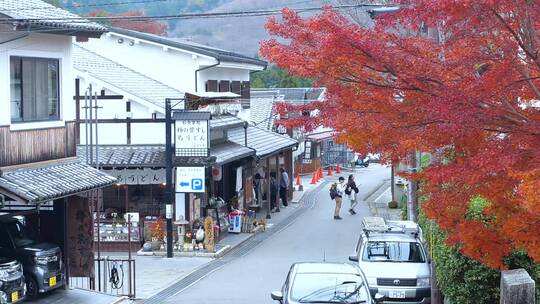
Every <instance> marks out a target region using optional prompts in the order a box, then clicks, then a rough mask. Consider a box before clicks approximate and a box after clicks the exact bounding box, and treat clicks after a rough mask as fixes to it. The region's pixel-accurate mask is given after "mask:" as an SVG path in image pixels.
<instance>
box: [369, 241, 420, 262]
mask: <svg viewBox="0 0 540 304" xmlns="http://www.w3.org/2000/svg"><path fill="white" fill-rule="evenodd" d="M362 259H363V260H364V261H375V262H409V263H424V262H425V257H424V253H423V251H422V247H421V245H420V244H419V243H416V242H394V241H370V242H368V243H367V246H366V247H365V249H364V253H363V257H362Z"/></svg>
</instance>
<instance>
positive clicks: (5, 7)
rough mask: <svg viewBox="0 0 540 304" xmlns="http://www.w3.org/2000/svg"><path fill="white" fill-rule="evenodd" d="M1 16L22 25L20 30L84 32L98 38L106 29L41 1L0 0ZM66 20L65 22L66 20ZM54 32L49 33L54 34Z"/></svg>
mask: <svg viewBox="0 0 540 304" xmlns="http://www.w3.org/2000/svg"><path fill="white" fill-rule="evenodd" d="M2 15H5V16H7V17H8V18H11V19H15V20H16V21H19V22H24V24H21V25H19V28H20V29H27V27H26V26H25V25H26V24H27V25H28V26H29V27H30V30H40V29H47V30H52V29H57V30H58V31H57V32H61V31H66V33H67V31H76V32H85V33H86V34H88V35H89V36H93V37H99V36H100V35H101V34H102V33H104V32H106V31H107V28H106V27H104V26H102V25H99V24H97V23H95V22H90V21H88V20H87V19H82V18H81V17H80V16H78V15H75V14H72V13H70V12H68V11H66V10H63V9H61V8H58V7H55V6H53V5H51V4H48V3H46V2H43V1H41V0H0V17H2V18H3V16H2ZM66 19H67V20H66ZM54 32H55V31H51V33H54Z"/></svg>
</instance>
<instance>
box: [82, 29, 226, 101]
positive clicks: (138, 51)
mask: <svg viewBox="0 0 540 304" xmlns="http://www.w3.org/2000/svg"><path fill="white" fill-rule="evenodd" d="M123 37H124V38H123V39H124V42H123V43H122V44H119V43H118V39H120V38H121V37H120V36H117V35H107V34H105V35H103V36H102V37H101V38H100V39H95V40H91V41H89V42H87V43H85V44H83V45H82V46H83V47H85V48H87V49H89V50H91V51H93V52H95V53H97V54H99V55H101V56H104V57H107V58H109V59H111V60H113V61H115V62H117V63H120V64H122V65H124V66H126V67H129V68H131V69H133V70H135V71H137V72H139V73H141V74H144V75H146V76H148V77H150V78H153V79H155V80H158V81H159V82H162V83H164V84H167V85H169V86H171V87H173V88H176V89H178V90H181V91H184V92H185V91H194V90H195V70H196V69H197V67H198V64H199V63H200V64H206V65H211V64H214V63H216V62H217V61H216V60H215V59H213V58H201V57H200V56H194V55H192V54H190V53H187V52H179V51H175V50H172V49H169V50H167V51H164V49H163V47H162V46H159V45H152V44H148V43H143V42H140V43H137V44H134V45H133V46H130V45H129V44H130V43H129V42H130V41H132V39H128V38H125V36H123Z"/></svg>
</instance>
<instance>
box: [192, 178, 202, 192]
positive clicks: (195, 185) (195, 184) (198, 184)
mask: <svg viewBox="0 0 540 304" xmlns="http://www.w3.org/2000/svg"><path fill="white" fill-rule="evenodd" d="M191 190H194V191H201V190H203V180H202V179H200V178H194V179H192V180H191Z"/></svg>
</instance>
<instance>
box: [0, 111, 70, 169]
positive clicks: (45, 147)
mask: <svg viewBox="0 0 540 304" xmlns="http://www.w3.org/2000/svg"><path fill="white" fill-rule="evenodd" d="M72 156H76V138H75V122H66V125H65V126H64V127H57V128H45V129H32V130H20V131H12V130H10V128H9V126H2V127H0V167H5V166H13V165H20V164H26V163H33V162H40V161H46V160H52V159H59V158H65V157H72Z"/></svg>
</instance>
